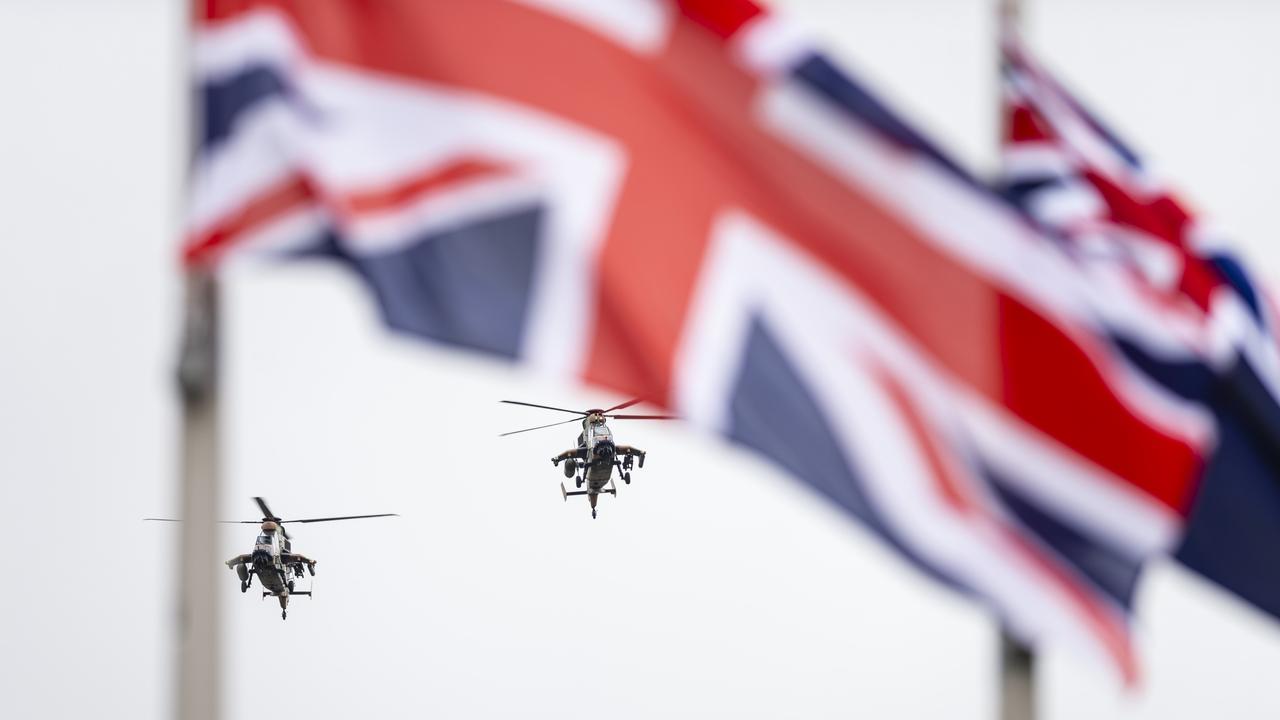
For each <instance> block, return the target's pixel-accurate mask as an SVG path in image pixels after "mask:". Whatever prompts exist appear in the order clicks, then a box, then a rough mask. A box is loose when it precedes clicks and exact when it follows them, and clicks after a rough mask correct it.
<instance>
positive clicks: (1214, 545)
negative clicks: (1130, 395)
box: [1002, 32, 1280, 617]
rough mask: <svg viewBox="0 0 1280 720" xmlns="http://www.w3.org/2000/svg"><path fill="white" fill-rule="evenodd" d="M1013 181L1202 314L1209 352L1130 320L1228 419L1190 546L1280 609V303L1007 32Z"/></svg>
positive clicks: (1186, 389) (1116, 264) (1233, 585)
mask: <svg viewBox="0 0 1280 720" xmlns="http://www.w3.org/2000/svg"><path fill="white" fill-rule="evenodd" d="M1002 59H1003V71H1004V73H1003V77H1004V98H1005V108H1004V115H1005V138H1004V151H1003V160H1004V163H1003V178H1002V182H1003V184H1004V187H1005V190H1006V191H1007V193H1008V194H1009V196H1010V197H1012V198H1013V199H1014V200H1015V201H1016V202H1017V203H1019V204H1020V205H1021V206H1022V207H1023V208H1025V209H1026V211H1027V212H1028V213H1029V214H1030V215H1031V216H1033V217H1034V218H1036V219H1037V220H1038V221H1040V222H1041V223H1043V224H1044V225H1045V226H1046V227H1048V228H1049V229H1050V230H1051V231H1053V232H1054V233H1056V234H1057V236H1058V237H1059V238H1061V239H1062V240H1063V241H1065V242H1066V243H1067V244H1068V245H1069V250H1070V252H1071V253H1072V254H1073V256H1074V257H1076V258H1077V260H1078V261H1079V262H1080V264H1081V265H1082V266H1083V267H1085V268H1086V269H1087V270H1088V271H1089V272H1092V273H1095V274H1099V275H1105V276H1107V277H1108V278H1110V279H1111V280H1113V281H1115V282H1117V283H1119V284H1121V285H1124V286H1127V287H1128V288H1129V289H1130V290H1131V291H1132V292H1133V293H1134V294H1137V295H1141V296H1142V297H1144V298H1145V299H1146V300H1147V301H1149V302H1151V303H1152V304H1154V305H1156V306H1160V307H1164V308H1166V309H1167V310H1168V312H1170V313H1171V314H1174V315H1176V316H1178V317H1179V318H1180V320H1181V321H1184V322H1190V323H1192V324H1196V325H1199V326H1201V328H1202V331H1203V335H1204V338H1205V339H1206V340H1207V344H1205V345H1204V346H1203V347H1201V349H1200V354H1201V357H1200V358H1199V359H1196V358H1188V357H1185V356H1176V357H1173V358H1170V357H1168V356H1163V355H1162V354H1161V353H1159V352H1155V351H1152V349H1151V348H1150V347H1149V346H1143V345H1142V344H1141V343H1134V342H1132V341H1131V339H1130V338H1126V337H1123V336H1124V332H1123V331H1119V333H1118V334H1119V335H1120V336H1121V337H1120V338H1119V343H1120V346H1121V347H1122V348H1124V349H1125V350H1126V351H1127V352H1128V354H1129V355H1130V357H1131V358H1132V359H1134V360H1135V361H1136V362H1137V363H1138V364H1139V365H1140V366H1141V367H1143V368H1144V369H1145V370H1146V371H1147V372H1149V373H1150V374H1151V376H1152V377H1153V378H1154V379H1155V380H1157V381H1159V382H1161V383H1162V384H1164V385H1165V386H1166V387H1169V388H1170V389H1172V390H1174V391H1176V392H1179V393H1180V394H1182V395H1183V396H1185V397H1187V398H1188V399H1192V400H1195V401H1197V402H1200V403H1202V404H1204V405H1205V406H1206V407H1207V408H1208V409H1210V410H1211V411H1212V412H1213V413H1214V414H1215V416H1216V418H1217V424H1218V427H1219V436H1220V441H1219V446H1218V448H1217V449H1216V451H1215V452H1214V454H1213V456H1212V458H1211V461H1210V462H1209V464H1208V468H1207V471H1206V475H1205V478H1204V480H1203V483H1204V486H1203V490H1202V493H1201V496H1200V499H1199V501H1198V502H1197V504H1196V507H1195V511H1194V512H1193V515H1192V522H1191V523H1190V526H1189V527H1188V530H1187V533H1186V537H1185V540H1184V542H1183V543H1182V545H1181V547H1180V549H1179V551H1178V558H1179V559H1180V560H1181V561H1182V562H1183V563H1185V564H1186V565H1187V566H1189V567H1191V568H1193V569H1195V570H1197V571H1199V572H1200V573H1201V574H1203V575H1205V576H1206V577H1208V578H1210V579H1213V580H1215V581H1217V582H1218V583H1220V584H1221V585H1223V586H1224V587H1226V588H1227V589H1229V590H1232V591H1233V592H1235V593H1236V594H1238V595H1240V596H1241V597H1243V598H1245V599H1247V600H1249V601H1250V602H1252V603H1254V604H1255V605H1256V606H1258V607H1259V608H1261V609H1263V610H1266V611H1268V612H1270V613H1271V614H1273V615H1276V616H1277V617H1280V568H1277V567H1276V566H1275V564H1274V562H1273V560H1272V553H1271V549H1272V548H1276V547H1280V404H1278V403H1277V398H1280V380H1278V378H1280V359H1278V357H1277V347H1278V346H1277V342H1276V336H1275V334H1274V330H1275V327H1276V316H1275V314H1274V305H1272V303H1271V300H1270V298H1268V297H1267V296H1266V295H1265V293H1264V292H1262V291H1261V290H1260V289H1259V287H1258V286H1257V285H1256V284H1255V282H1254V281H1253V280H1252V279H1251V278H1250V276H1249V274H1248V273H1247V272H1246V270H1245V268H1244V266H1243V264H1242V263H1241V262H1240V261H1239V260H1238V259H1237V258H1236V257H1235V256H1234V255H1233V254H1232V253H1231V251H1230V249H1229V247H1228V245H1227V243H1226V242H1225V241H1224V240H1223V239H1222V238H1221V237H1219V236H1218V234H1217V232H1216V231H1215V229H1214V228H1213V227H1212V226H1211V225H1209V224H1208V223H1206V222H1204V221H1203V220H1202V219H1201V218H1199V217H1197V216H1196V215H1195V214H1194V213H1192V212H1191V211H1189V210H1187V209H1186V208H1185V206H1184V205H1183V204H1181V203H1180V202H1179V201H1178V200H1177V199H1176V198H1175V197H1174V195H1173V193H1172V192H1171V191H1170V190H1169V188H1168V187H1166V185H1165V184H1164V183H1163V182H1162V181H1161V180H1160V178H1159V177H1157V176H1156V175H1155V174H1154V173H1152V172H1151V171H1150V170H1149V169H1148V168H1147V167H1146V166H1145V165H1144V163H1143V161H1142V159H1141V158H1140V157H1139V156H1138V154H1137V153H1136V152H1134V151H1133V150H1132V149H1130V148H1129V147H1128V146H1127V145H1125V144H1124V143H1123V142H1122V141H1121V140H1120V139H1119V138H1118V137H1117V136H1116V134H1115V133H1114V132H1112V131H1111V130H1109V129H1108V128H1107V126H1106V125H1105V124H1103V122H1102V121H1101V120H1099V119H1098V117H1097V116H1096V115H1094V114H1092V113H1090V112H1089V111H1088V110H1086V109H1085V107H1084V106H1083V104H1082V103H1080V102H1079V101H1078V100H1077V99H1076V98H1075V97H1073V96H1072V95H1071V94H1070V93H1068V92H1067V91H1066V90H1065V89H1064V88H1063V86H1062V85H1061V84H1060V83H1059V82H1058V81H1057V80H1055V79H1054V78H1053V77H1052V76H1051V75H1050V74H1049V73H1048V72H1047V71H1046V70H1045V69H1044V67H1043V66H1042V65H1041V64H1040V63H1038V62H1037V61H1036V60H1035V58H1033V57H1032V56H1031V54H1030V53H1029V52H1028V50H1027V49H1026V48H1025V47H1024V46H1023V45H1022V43H1021V41H1020V40H1019V38H1018V37H1017V36H1016V34H1014V33H1012V32H1006V34H1005V36H1004V38H1003V43H1002Z"/></svg>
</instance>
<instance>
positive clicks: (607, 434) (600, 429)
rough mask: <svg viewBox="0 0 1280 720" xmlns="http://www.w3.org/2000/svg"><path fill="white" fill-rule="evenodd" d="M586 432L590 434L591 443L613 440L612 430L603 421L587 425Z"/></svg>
mask: <svg viewBox="0 0 1280 720" xmlns="http://www.w3.org/2000/svg"><path fill="white" fill-rule="evenodd" d="M587 432H588V433H590V434H591V443H592V444H593V445H594V444H595V443H598V442H600V441H601V440H613V431H612V430H610V429H609V426H608V425H605V424H604V423H600V424H599V425H588V426H587Z"/></svg>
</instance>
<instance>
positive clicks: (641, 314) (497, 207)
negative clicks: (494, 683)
mask: <svg viewBox="0 0 1280 720" xmlns="http://www.w3.org/2000/svg"><path fill="white" fill-rule="evenodd" d="M193 68H194V73H195V78H194V80H195V83H196V86H197V89H198V93H199V97H200V98H201V102H202V105H203V113H202V116H203V118H204V123H203V125H204V127H203V132H202V135H201V138H202V141H201V146H200V149H199V153H198V158H197V161H196V164H195V170H194V177H193V188H194V197H193V199H192V202H191V209H190V213H189V222H188V226H187V241H186V244H185V254H186V260H187V262H188V263H190V264H192V265H207V264H213V263H216V262H217V261H218V260H219V259H220V258H221V257H223V256H224V255H226V254H227V253H229V252H240V251H243V250H247V249H259V250H270V251H276V252H286V253H294V252H320V253H324V254H327V255H329V256H332V257H334V258H336V259H338V260H339V261H341V262H344V263H346V264H348V265H349V266H350V267H351V268H352V269H353V270H354V271H356V272H358V273H359V274H360V275H361V276H363V277H364V279H365V280H367V282H368V285H369V287H370V288H371V290H372V292H373V294H374V295H375V296H376V298H377V301H378V303H379V305H380V306H381V309H382V314H383V317H384V318H385V320H386V322H387V324H388V325H390V326H391V327H392V328H394V329H396V330H399V331H402V332H406V333H410V334H412V335H415V336H418V337H422V338H425V339H429V340H432V341H435V342H440V343H446V344H449V345H452V346H459V347H466V348H471V349H478V350H482V351H486V352H489V353H492V354H494V355H497V356H501V357H505V358H509V359H511V360H513V361H517V362H520V363H524V364H527V365H529V366H531V367H533V368H536V369H537V370H538V371H540V372H542V373H546V374H549V375H552V376H555V377H559V378H573V379H578V380H582V381H585V382H588V383H592V384H594V385H596V386H600V387H604V388H610V389H613V390H616V391H619V392H623V393H627V394H628V395H630V396H639V397H643V398H646V399H648V400H649V401H651V402H653V403H655V404H657V405H660V406H663V407H665V408H667V409H668V410H670V411H673V412H675V413H677V414H679V415H680V416H681V417H683V418H685V419H686V420H687V422H688V423H690V424H691V425H693V426H696V427H698V428H701V429H703V430H705V431H707V432H711V433H716V434H719V435H721V436H724V437H727V438H729V439H731V440H733V441H735V442H737V443H740V444H741V445H744V446H746V447H748V448H751V449H753V450H755V451H757V452H759V453H761V454H763V455H764V456H766V457H768V458H770V459H772V460H773V461H774V462H775V463H776V464H777V465H778V466H779V467H780V468H781V469H783V470H785V471H786V472H788V473H789V474H791V475H792V476H793V477H794V478H795V479H796V480H797V481H799V482H802V483H804V484H806V485H807V486H808V487H810V488H812V489H813V490H814V491H816V492H818V493H820V494H821V495H823V496H824V497H826V498H828V499H829V500H830V501H831V502H833V503H834V504H836V505H837V506H838V507H840V508H842V509H843V510H844V511H846V512H847V513H848V514H849V516H850V517H851V518H853V519H855V520H857V521H858V522H860V523H861V524H862V525H863V526H864V527H865V528H867V529H868V530H869V531H871V532H873V533H875V534H876V535H878V536H879V537H881V538H883V539H884V541H885V542H886V543H888V544H890V545H891V546H892V547H894V548H896V549H897V550H898V551H900V553H901V555H902V557H904V558H905V559H907V560H909V561H910V562H912V563H915V564H916V565H917V566H918V567H920V568H921V569H922V570H923V571H925V572H926V573H928V574H929V575H931V576H932V577H934V578H936V579H938V580H939V581H941V582H943V583H946V584H947V585H949V586H951V587H954V588H956V589H957V590H959V591H961V592H964V593H965V594H966V595H969V596H972V597H976V598H979V599H981V600H982V601H984V602H986V603H988V604H989V605H990V606H991V607H993V608H994V609H995V610H996V611H997V612H998V613H999V616H1000V617H1001V618H1002V620H1003V622H1004V623H1005V625H1006V626H1007V627H1008V628H1009V629H1010V630H1011V631H1012V632H1014V633H1015V634H1017V635H1018V636H1019V637H1021V638H1022V639H1023V640H1024V641H1026V642H1027V643H1029V644H1032V645H1035V644H1038V643H1041V642H1054V643H1058V644H1065V645H1070V646H1074V647H1076V648H1079V649H1080V650H1081V651H1082V652H1083V653H1085V654H1087V655H1090V656H1093V657H1097V658H1101V659H1102V660H1103V661H1104V662H1107V663H1109V664H1111V665H1112V666H1113V667H1115V668H1117V669H1118V670H1119V671H1120V672H1121V673H1122V674H1123V675H1124V676H1125V677H1127V678H1132V677H1133V675H1134V673H1135V660H1134V657H1133V652H1132V649H1131V646H1130V643H1129V635H1128V623H1129V612H1130V607H1131V599H1132V593H1133V588H1134V584H1135V581H1136V578H1137V577H1138V573H1139V571H1140V568H1141V567H1142V564H1143V562H1144V561H1145V560H1147V559H1148V558H1150V557H1152V556H1156V555H1161V554H1166V553H1170V552H1173V551H1174V550H1175V549H1177V547H1178V545H1179V543H1180V542H1181V541H1182V537H1183V532H1184V529H1185V526H1186V522H1187V517H1188V515H1189V514H1190V513H1191V512H1192V511H1193V508H1194V501H1195V499H1196V496H1197V491H1198V489H1199V480H1200V477H1201V473H1202V470H1203V466H1204V462H1205V459H1206V458H1209V457H1212V453H1213V448H1214V447H1215V441H1216V438H1217V437H1218V435H1219V429H1218V422H1217V420H1216V418H1215V416H1214V414H1213V413H1212V412H1209V411H1207V410H1206V409H1205V406H1204V403H1202V402H1200V400H1199V399H1198V398H1194V397H1187V396H1186V395H1184V394H1181V393H1179V392H1177V391H1175V390H1174V389H1171V388H1170V387H1168V386H1167V385H1164V384H1161V383H1158V382H1154V381H1153V380H1152V379H1151V377H1150V375H1149V374H1147V373H1146V372H1144V371H1142V368H1141V366H1140V364H1139V363H1138V362H1137V361H1135V359H1134V358H1133V357H1131V356H1130V355H1129V354H1127V353H1125V352H1123V351H1122V350H1123V348H1122V347H1121V344H1120V342H1119V340H1118V339H1117V338H1118V337H1119V336H1118V335H1117V334H1116V333H1115V332H1113V329H1114V328H1115V327H1116V326H1123V327H1124V328H1125V330H1126V331H1127V335H1125V336H1124V337H1136V338H1140V339H1141V340H1142V341H1143V342H1145V343H1148V344H1150V345H1151V346H1153V347H1158V348H1159V349H1160V350H1161V352H1162V353H1163V355H1161V358H1162V359H1168V358H1175V359H1191V360H1196V361H1198V360H1199V359H1200V358H1201V357H1202V352H1201V351H1202V348H1201V347H1200V345H1199V344H1197V343H1198V342H1199V341H1200V339H1201V335H1199V334H1197V333H1196V332H1194V331H1187V329H1186V328H1184V327H1183V326H1182V325H1181V324H1179V322H1178V321H1174V320H1171V319H1170V313H1169V312H1168V311H1167V309H1166V308H1163V307H1160V306H1157V305H1155V304H1152V303H1140V302H1135V301H1134V299H1133V297H1132V296H1133V293H1132V288H1130V287H1129V286H1126V285H1123V284H1121V283H1114V282H1105V281H1103V280H1100V279H1099V278H1097V277H1095V275H1094V274H1093V273H1091V272H1089V271H1087V269H1085V268H1083V267H1082V266H1081V264H1080V263H1078V262H1076V260H1075V258H1074V257H1073V255H1072V254H1071V253H1070V252H1068V251H1067V249H1066V248H1064V247H1063V246H1062V245H1061V244H1056V243H1053V242H1049V241H1047V240H1046V236H1045V235H1043V234H1042V233H1041V232H1040V230H1038V229H1037V228H1035V227H1034V226H1033V225H1032V224H1031V223H1030V222H1028V220H1027V218H1026V216H1025V215H1023V214H1022V213H1020V212H1018V211H1016V210H1015V209H1014V208H1012V207H1010V205H1009V204H1008V203H1007V202H1005V201H1004V200H1003V198H1001V197H1000V196H999V195H998V194H997V193H995V192H993V191H991V190H990V189H989V188H988V187H987V186H986V185H985V184H983V183H980V182H977V181H975V180H974V179H973V178H972V177H970V176H969V175H967V174H966V173H965V172H964V171H963V170H961V169H960V168H958V167H957V165H956V164H955V163H953V162H952V161H951V160H950V159H949V158H948V157H947V156H946V155H945V154H944V153H943V152H942V151H941V150H939V149H938V148H937V147H935V146H934V145H932V144H931V143H930V142H928V141H927V140H926V139H924V138H923V137H922V136H921V135H920V134H919V133H917V132H916V131H915V130H913V129H912V127H911V126H910V125H909V124H907V123H906V122H904V121H903V120H902V119H901V118H899V117H898V116H897V115H896V114H895V113H894V112H893V111H891V110H890V109H888V108H887V107H886V106H884V105H883V104H881V103H880V102H879V101H878V100H877V99H876V98H875V97H874V96H873V95H872V94H871V93H870V92H869V91H868V90H867V89H866V88H865V87H864V86H863V85H862V84H860V83H859V82H857V81H855V80H854V79H852V78H851V77H850V76H849V75H847V74H845V73H843V72H841V71H840V70H839V69H837V68H836V67H835V66H834V65H833V64H832V63H831V62H830V61H828V60H827V59H826V58H825V57H824V56H823V55H822V54H821V53H819V52H817V51H816V49H815V47H814V45H813V44H812V43H811V42H810V41H809V39H808V37H807V36H806V35H805V34H804V33H802V32H799V31H797V30H796V29H795V27H793V26H792V25H790V24H788V23H787V22H786V20H785V19H784V18H782V17H780V16H778V15H775V14H772V13H769V12H766V11H765V10H764V9H762V8H761V7H760V6H758V5H756V4H755V3H753V2H750V1H749V0H466V1H465V2H458V1H456V0H381V1H380V2H364V1H357V0H210V1H206V2H199V3H197V12H196V28H195V54H194V58H193ZM1192 330H1194V328H1193V329H1192Z"/></svg>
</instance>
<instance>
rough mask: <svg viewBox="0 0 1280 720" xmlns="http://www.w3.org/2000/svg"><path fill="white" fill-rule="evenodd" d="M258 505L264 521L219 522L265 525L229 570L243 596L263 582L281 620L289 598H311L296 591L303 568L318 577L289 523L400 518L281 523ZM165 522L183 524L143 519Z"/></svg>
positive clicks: (264, 503)
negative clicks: (296, 549) (291, 533)
mask: <svg viewBox="0 0 1280 720" xmlns="http://www.w3.org/2000/svg"><path fill="white" fill-rule="evenodd" d="M253 501H254V502H256V503H257V504H258V509H259V510H261V511H262V519H261V520H219V521H218V522H221V523H235V524H244V525H256V524H258V523H262V532H261V533H260V534H259V535H258V537H257V539H256V540H255V541H254V543H253V552H252V553H248V554H245V555H237V556H235V557H233V558H231V559H230V560H228V561H227V563H226V565H227V567H228V568H231V569H234V570H235V571H236V575H238V576H239V577H240V592H248V590H249V586H250V585H252V584H253V576H254V575H257V576H258V579H259V580H260V581H261V582H262V587H263V588H265V589H264V590H263V591H262V597H264V598H265V597H267V596H268V595H273V596H275V598H276V599H277V600H279V601H280V619H281V620H285V619H287V618H288V617H289V597H290V596H291V595H310V594H311V591H310V590H305V591H304V590H295V589H294V579H295V578H300V577H302V571H303V568H306V571H307V572H308V573H310V574H311V576H313V577H314V576H315V574H316V561H315V560H312V559H311V558H309V557H307V556H305V555H302V554H301V553H295V552H294V551H293V538H291V537H290V536H289V531H288V530H286V529H285V528H284V524H285V523H313V522H330V521H333V520H358V519H360V518H376V517H398V516H397V515H396V513H379V514H377V515H344V516H342V517H326V518H306V519H302V520H281V519H280V518H279V517H277V516H276V514H275V513H273V512H271V508H269V507H267V501H266V500H263V499H262V498H260V497H255V498H254V499H253ZM143 519H144V520H157V521H161V522H180V521H178V520H175V519H173V518H143Z"/></svg>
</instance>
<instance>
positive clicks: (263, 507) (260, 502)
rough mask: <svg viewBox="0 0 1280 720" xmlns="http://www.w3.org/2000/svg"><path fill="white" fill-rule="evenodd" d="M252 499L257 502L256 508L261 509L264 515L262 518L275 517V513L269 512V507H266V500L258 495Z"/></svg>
mask: <svg viewBox="0 0 1280 720" xmlns="http://www.w3.org/2000/svg"><path fill="white" fill-rule="evenodd" d="M253 501H254V502H256V503H258V509H259V510H261V511H262V517H264V518H273V517H275V516H276V514H275V513H273V512H271V508H269V507H267V501H266V500H263V499H262V498H260V497H255V498H254V499H253Z"/></svg>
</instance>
